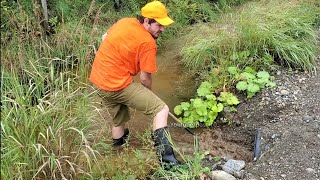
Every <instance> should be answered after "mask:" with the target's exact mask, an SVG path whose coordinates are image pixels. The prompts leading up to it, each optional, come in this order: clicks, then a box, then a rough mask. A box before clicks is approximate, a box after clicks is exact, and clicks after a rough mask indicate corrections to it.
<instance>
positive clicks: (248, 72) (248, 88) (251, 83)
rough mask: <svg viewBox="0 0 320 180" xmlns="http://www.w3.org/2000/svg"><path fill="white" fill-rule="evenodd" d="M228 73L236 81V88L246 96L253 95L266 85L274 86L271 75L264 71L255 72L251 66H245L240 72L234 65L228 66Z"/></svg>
mask: <svg viewBox="0 0 320 180" xmlns="http://www.w3.org/2000/svg"><path fill="white" fill-rule="evenodd" d="M228 72H229V74H230V75H231V76H232V77H233V78H234V79H235V80H236V81H237V84H236V88H237V89H238V90H240V91H245V92H246V93H247V98H251V97H253V96H254V95H255V94H256V93H257V92H259V91H260V90H261V89H264V88H266V87H275V86H276V83H275V82H273V81H272V80H271V79H272V76H270V74H269V73H268V72H266V71H259V72H256V71H255V70H254V69H252V68H251V67H246V68H245V69H244V70H243V71H242V72H240V69H239V68H237V67H234V66H231V67H229V68H228Z"/></svg>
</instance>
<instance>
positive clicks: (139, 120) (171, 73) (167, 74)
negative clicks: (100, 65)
mask: <svg viewBox="0 0 320 180" xmlns="http://www.w3.org/2000/svg"><path fill="white" fill-rule="evenodd" d="M157 66H158V72H157V73H154V74H153V77H152V78H153V80H152V81H153V84H152V91H153V92H154V93H155V94H156V95H157V96H158V97H160V98H161V99H162V100H163V101H164V102H165V103H166V104H167V105H168V106H169V108H170V111H171V112H172V114H174V112H173V109H174V107H175V106H176V105H178V104H180V103H181V102H182V101H183V100H182V98H181V97H182V96H185V94H184V95H182V94H179V91H177V89H186V90H188V89H193V88H194V87H190V86H192V84H193V83H192V80H191V79H188V78H186V77H183V76H184V74H185V73H183V71H182V68H181V65H180V64H179V63H178V62H177V56H176V54H174V53H172V52H163V53H161V54H159V55H158V56H157ZM181 79H184V80H185V81H188V82H190V83H181ZM135 81H139V75H137V76H136V77H135ZM179 82H180V83H179ZM180 93H181V92H180ZM178 125H179V124H178V123H177V122H176V121H175V120H174V119H172V118H171V117H169V118H168V126H169V128H170V134H171V136H172V138H173V140H174V141H175V143H178V144H181V146H183V147H184V149H186V147H188V148H189V146H193V136H192V135H191V134H190V133H188V132H187V131H186V130H184V129H183V128H181V126H178ZM129 128H130V129H133V130H134V131H139V132H143V131H144V130H145V129H148V128H149V129H151V128H152V122H151V120H150V119H148V118H147V117H146V116H145V115H143V114H142V113H141V112H138V111H135V110H131V120H130V121H129ZM182 144H183V145H182Z"/></svg>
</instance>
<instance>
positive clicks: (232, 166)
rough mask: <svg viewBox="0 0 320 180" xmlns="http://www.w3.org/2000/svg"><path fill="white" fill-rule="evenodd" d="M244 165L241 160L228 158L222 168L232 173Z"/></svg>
mask: <svg viewBox="0 0 320 180" xmlns="http://www.w3.org/2000/svg"><path fill="white" fill-rule="evenodd" d="M245 165H246V163H245V162H244V161H242V160H233V159H230V160H228V161H227V162H226V163H225V164H224V165H223V166H222V169H223V170H224V171H225V172H227V173H229V174H234V173H235V172H238V171H240V170H241V169H243V168H244V166H245Z"/></svg>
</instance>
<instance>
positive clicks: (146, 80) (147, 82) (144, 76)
mask: <svg viewBox="0 0 320 180" xmlns="http://www.w3.org/2000/svg"><path fill="white" fill-rule="evenodd" d="M140 81H141V84H142V85H144V86H145V87H146V88H148V89H150V90H151V86H152V75H151V73H148V72H144V71H141V73H140Z"/></svg>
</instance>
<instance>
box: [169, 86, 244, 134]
mask: <svg viewBox="0 0 320 180" xmlns="http://www.w3.org/2000/svg"><path fill="white" fill-rule="evenodd" d="M237 104H239V100H238V98H237V97H236V96H234V95H233V94H232V93H230V92H221V93H220V95H219V96H218V97H216V96H215V95H214V94H213V86H212V84H211V83H209V82H208V81H204V82H202V83H201V85H200V87H199V88H198V89H197V96H196V97H195V98H193V99H190V101H189V102H182V103H181V104H180V105H177V106H176V107H175V108H174V112H175V114H177V115H182V116H183V117H182V118H180V120H181V121H182V122H183V123H184V124H185V125H186V126H188V127H191V128H194V127H198V126H199V125H200V123H204V124H205V126H211V125H212V124H213V122H214V120H215V119H216V118H217V116H218V113H219V112H221V111H223V108H224V107H226V106H230V107H233V106H235V105H237Z"/></svg>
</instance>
